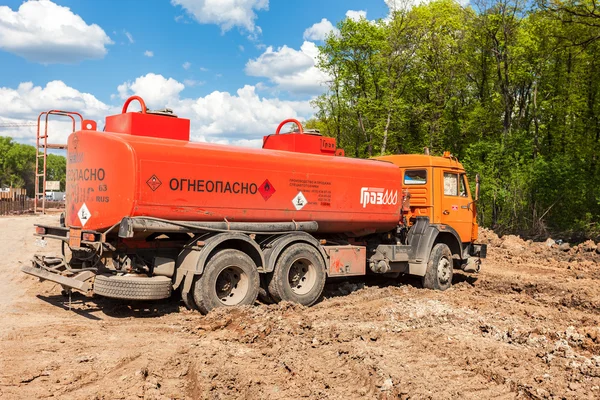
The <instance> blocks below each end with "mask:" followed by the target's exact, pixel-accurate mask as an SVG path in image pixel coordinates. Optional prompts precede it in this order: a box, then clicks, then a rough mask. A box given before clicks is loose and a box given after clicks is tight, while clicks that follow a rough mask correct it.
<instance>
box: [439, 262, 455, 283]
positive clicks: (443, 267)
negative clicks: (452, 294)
mask: <svg viewBox="0 0 600 400" xmlns="http://www.w3.org/2000/svg"><path fill="white" fill-rule="evenodd" d="M451 274H452V263H451V262H450V260H448V259H447V258H446V257H442V258H441V259H440V261H439V263H438V267H437V276H438V281H439V282H440V283H441V284H445V283H448V281H449V280H450V276H451Z"/></svg>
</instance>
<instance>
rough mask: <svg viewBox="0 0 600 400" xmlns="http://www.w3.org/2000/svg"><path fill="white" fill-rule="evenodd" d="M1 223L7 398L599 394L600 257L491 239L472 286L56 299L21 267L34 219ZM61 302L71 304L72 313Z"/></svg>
mask: <svg viewBox="0 0 600 400" xmlns="http://www.w3.org/2000/svg"><path fill="white" fill-rule="evenodd" d="M57 218H58V217H57V216H46V217H43V218H39V217H37V218H36V217H11V218H0V254H2V257H1V258H0V340H1V342H0V343H1V346H0V398H2V399H33V398H48V397H55V398H60V399H137V398H144V399H184V398H187V399H230V398H250V399H264V398H269V399H290V398H307V399H348V398H358V397H364V398H383V399H391V398H400V399H409V398H411V399H430V398H431V399H447V398H471V399H488V398H500V399H513V398H533V399H538V398H566V399H582V398H583V399H586V398H590V399H594V398H595V399H598V398H600V328H599V322H600V285H598V283H599V281H600V255H598V254H596V252H595V245H592V243H588V244H587V245H585V246H579V247H578V248H576V249H570V250H569V251H561V250H559V249H558V246H557V245H554V246H553V247H548V246H547V245H545V244H544V243H533V244H530V243H526V242H524V241H522V240H520V239H519V238H516V237H506V238H501V239H500V238H498V237H497V236H495V235H494V234H493V233H492V232H484V238H485V240H487V241H488V242H489V243H490V245H491V247H490V249H489V258H488V260H487V261H485V262H484V265H483V269H482V272H481V273H480V274H479V275H477V276H476V277H471V276H467V275H461V274H458V273H457V274H456V275H455V282H454V283H455V284H454V286H453V288H452V289H450V290H448V291H446V292H443V293H442V292H434V291H430V290H423V289H419V288H418V287H417V285H416V283H415V282H414V281H411V280H399V281H389V282H387V281H383V280H369V281H367V282H366V284H365V283H363V282H361V281H352V282H343V283H330V284H328V285H327V287H326V294H325V298H324V299H323V301H321V302H320V303H318V304H317V305H315V306H314V307H311V308H304V307H299V306H296V305H293V304H279V305H271V306H265V305H258V306H255V307H246V308H238V309H230V310H218V311H216V312H213V313H212V314H210V315H208V316H206V317H203V316H201V315H200V314H197V313H194V312H189V311H186V310H184V309H183V308H182V307H180V305H179V303H178V302H177V301H176V300H171V301H165V302H159V303H148V304H134V303H131V304H126V303H122V302H113V301H108V300H103V299H100V298H99V299H88V298H85V297H83V296H80V295H74V296H73V297H72V299H71V300H72V301H71V303H70V305H69V302H68V299H67V298H64V297H62V296H61V295H60V288H59V287H58V286H56V285H53V284H51V283H48V282H44V283H39V282H37V280H36V279H34V278H32V277H29V276H26V275H24V274H22V273H21V272H19V267H20V265H21V263H25V262H27V260H28V259H29V258H30V257H31V255H32V254H33V253H34V252H42V253H46V254H57V253H58V252H59V249H58V246H56V245H55V244H50V245H48V247H46V248H44V249H40V248H38V247H36V246H35V239H34V238H33V237H32V236H31V233H32V224H33V223H34V222H37V221H41V222H45V223H53V222H55V221H57ZM69 306H70V307H71V309H70V310H69Z"/></svg>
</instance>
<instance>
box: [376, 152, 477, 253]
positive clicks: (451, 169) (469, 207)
mask: <svg viewBox="0 0 600 400" xmlns="http://www.w3.org/2000/svg"><path fill="white" fill-rule="evenodd" d="M376 159H379V160H383V161H388V162H391V163H393V164H395V165H397V166H398V168H400V170H401V171H402V183H401V187H402V188H403V189H404V191H405V193H407V194H408V197H409V198H410V202H409V209H407V210H406V215H407V219H408V220H411V219H415V218H417V217H427V218H429V221H430V222H431V223H432V224H443V225H448V226H450V227H452V228H453V229H454V230H455V231H456V233H457V234H458V236H459V237H460V241H461V242H462V243H469V242H474V241H476V240H477V228H478V225H477V218H476V217H477V212H476V209H475V202H474V201H473V195H472V194H471V190H470V188H469V183H468V178H467V173H466V171H465V169H464V168H463V166H462V164H461V163H460V162H458V160H457V159H456V158H455V157H452V156H451V155H450V154H449V153H445V155H444V156H443V157H435V156H430V155H425V154H402V155H392V156H383V157H377V158H376Z"/></svg>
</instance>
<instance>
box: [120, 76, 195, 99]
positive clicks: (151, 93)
mask: <svg viewBox="0 0 600 400" xmlns="http://www.w3.org/2000/svg"><path fill="white" fill-rule="evenodd" d="M184 88H185V86H184V85H183V83H180V82H178V81H176V80H175V79H173V78H169V79H167V78H165V77H164V76H162V75H157V74H153V73H149V74H146V75H144V76H140V77H139V78H137V79H136V80H135V81H133V82H124V83H123V84H121V85H119V86H118V87H117V91H118V92H119V97H120V98H121V99H126V98H128V97H129V96H131V95H132V94H135V95H138V96H141V97H142V98H143V99H144V101H145V102H146V106H148V107H149V108H164V107H165V104H166V103H168V102H170V101H173V100H174V99H178V98H179V93H180V92H181V91H182V90H183V89H184Z"/></svg>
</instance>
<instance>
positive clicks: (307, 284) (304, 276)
mask: <svg viewBox="0 0 600 400" xmlns="http://www.w3.org/2000/svg"><path fill="white" fill-rule="evenodd" d="M316 281H317V272H316V269H315V266H314V265H312V263H310V262H309V261H308V260H306V259H300V260H296V261H295V262H294V263H293V264H292V266H291V267H290V272H289V274H288V282H289V284H290V287H291V288H292V291H293V292H294V293H296V294H300V295H302V294H306V293H308V292H310V290H311V289H312V288H313V287H314V285H315V283H316Z"/></svg>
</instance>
